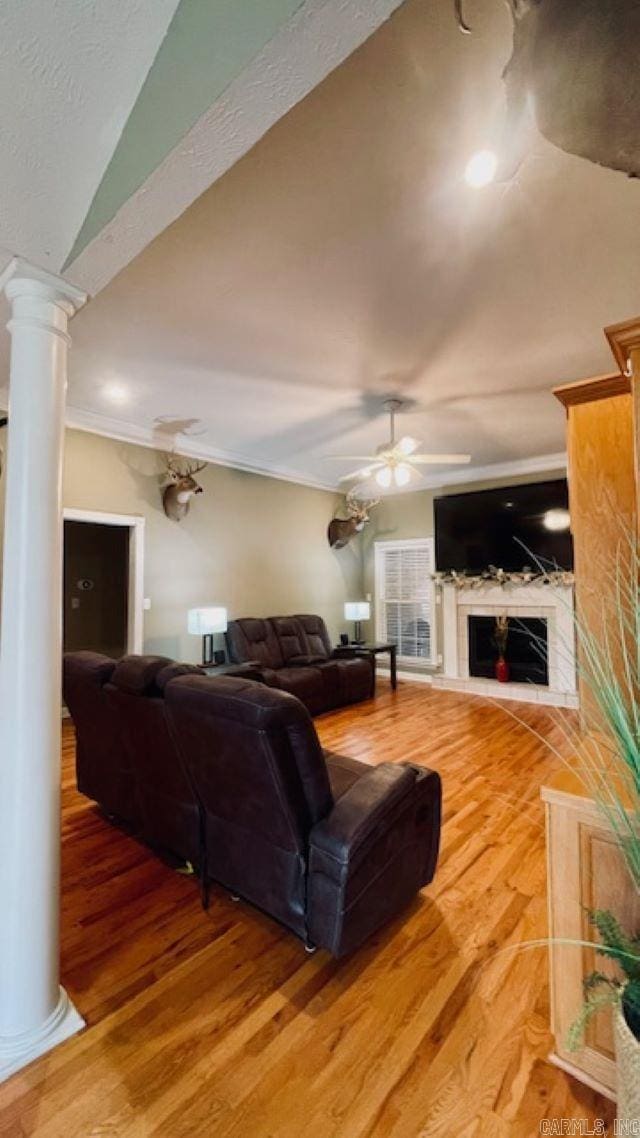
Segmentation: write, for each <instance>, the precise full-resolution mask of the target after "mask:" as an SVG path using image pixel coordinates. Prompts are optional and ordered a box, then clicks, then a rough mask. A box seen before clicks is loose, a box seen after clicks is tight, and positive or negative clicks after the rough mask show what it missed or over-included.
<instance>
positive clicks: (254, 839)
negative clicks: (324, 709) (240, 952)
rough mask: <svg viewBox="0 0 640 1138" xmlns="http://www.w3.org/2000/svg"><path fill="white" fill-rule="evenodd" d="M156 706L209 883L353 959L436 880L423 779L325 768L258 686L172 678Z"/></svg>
mask: <svg viewBox="0 0 640 1138" xmlns="http://www.w3.org/2000/svg"><path fill="white" fill-rule="evenodd" d="M165 701H166V707H167V712H168V717H169V722H170V724H171V727H172V732H173V737H174V740H175V743H176V746H177V748H178V749H179V750H180V752H181V755H182V760H183V762H184V765H185V768H186V770H187V771H188V774H189V777H190V780H191V782H192V784H193V786H194V788H195V790H196V793H197V795H198V798H199V800H200V801H201V803H202V807H203V810H204V824H205V835H206V870H207V873H208V875H209V876H210V877H211V878H213V879H215V880H216V881H218V882H220V883H221V884H223V885H224V886H225V887H226V888H228V889H229V890H230V891H231V892H232V893H234V894H238V895H240V896H242V897H244V898H246V899H247V900H249V901H251V902H252V903H253V904H255V905H257V906H259V907H260V908H261V909H264V910H265V911H266V912H267V913H269V914H271V915H272V916H273V917H275V918H276V919H277V920H279V921H281V922H282V923H283V924H284V925H286V926H287V927H288V928H290V929H292V930H293V931H294V932H296V933H297V934H298V935H299V936H301V937H303V938H304V939H305V940H306V941H307V942H308V943H310V944H314V945H317V946H322V947H324V948H327V949H329V951H330V952H332V953H333V954H334V955H335V956H341V955H343V954H344V953H346V952H350V951H352V950H353V949H354V948H357V946H358V945H359V944H360V943H361V942H362V941H363V940H364V939H365V938H366V937H367V936H369V935H370V933H372V932H373V931H375V929H377V928H378V927H379V926H380V925H381V924H383V922H385V921H386V920H388V919H389V918H390V917H391V916H393V915H394V914H395V913H396V912H398V910H399V909H400V908H401V907H402V906H403V905H405V904H406V903H407V902H408V901H409V900H410V899H411V898H412V897H413V896H414V895H415V893H416V892H417V891H418V890H419V889H420V888H421V887H422V886H423V885H426V884H427V883H428V882H429V881H430V880H431V878H432V877H433V873H434V871H435V866H436V861H437V856H438V847H439V835H440V802H441V789H440V778H439V776H438V774H436V773H435V772H434V771H430V770H427V769H425V768H420V767H415V766H412V765H410V764H392V763H382V764H381V765H380V766H377V767H371V766H368V765H366V764H364V763H356V762H354V761H353V760H345V759H344V758H335V759H334V758H333V757H332V756H327V758H326V759H325V756H324V755H323V752H322V749H321V747H320V744H319V741H318V737H317V735H316V732H315V728H314V726H313V723H312V721H311V719H310V717H309V714H308V712H307V711H306V710H305V708H304V707H303V706H302V704H301V703H300V701H299V700H297V699H295V698H293V697H292V696H291V695H289V694H287V693H285V692H283V691H278V690H274V689H270V688H268V687H267V686H265V685H264V684H257V683H254V682H251V681H245V680H242V679H232V678H226V677H221V678H219V679H213V678H208V677H194V676H183V677H179V678H177V679H173V680H171V681H170V682H169V683H168V684H167V686H166V688H165ZM332 783H333V784H334V786H335V788H336V789H335V790H332Z"/></svg>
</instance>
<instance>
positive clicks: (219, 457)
mask: <svg viewBox="0 0 640 1138" xmlns="http://www.w3.org/2000/svg"><path fill="white" fill-rule="evenodd" d="M7 406H8V393H7V389H6V388H0V408H2V407H7ZM65 422H66V425H67V427H68V428H70V429H71V430H76V431H86V432H87V433H88V434H92V435H102V436H103V437H104V438H107V439H115V440H116V441H117V442H121V443H131V444H132V445H134V446H142V447H147V448H148V449H149V450H157V451H163V450H172V449H173V448H174V447H175V445H176V443H175V438H174V436H172V435H166V436H163V435H162V432H161V431H157V430H155V431H154V430H152V429H151V428H150V427H141V426H140V425H139V424H137V423H128V422H123V421H122V420H121V419H113V418H111V417H110V416H108V415H101V414H98V413H96V412H95V411H87V410H84V409H83V408H80V407H73V406H68V407H67V411H66V417H65ZM179 453H180V454H181V455H183V456H184V457H185V458H196V459H200V460H201V461H206V462H210V463H211V464H212V465H214V466H225V467H229V468H231V469H233V470H242V471H244V472H245V473H246V474H259V475H260V476H261V477H263V478H275V479H277V480H278V481H280V482H293V483H295V484H296V485H297V486H307V487H308V488H309V489H311V490H325V491H328V492H329V493H331V494H344V493H346V490H345V488H344V485H341V484H340V483H338V482H337V481H336V482H335V483H333V484H332V483H331V482H322V481H320V479H318V478H305V476H304V475H303V474H298V473H296V472H295V471H292V470H288V469H287V468H286V467H281V466H277V465H274V466H266V465H264V464H259V463H256V462H254V461H252V460H251V459H249V458H247V457H246V456H245V455H241V454H237V453H235V452H234V451H224V450H219V449H218V448H216V447H211V446H207V445H206V444H204V443H201V442H200V441H199V440H197V439H189V438H188V437H184V438H181V440H180V449H179ZM566 469H567V455H566V452H565V451H557V452H556V453H554V454H540V455H534V456H533V457H530V458H522V459H514V460H513V461H511V462H494V463H489V464H487V465H486V466H464V467H460V468H459V469H457V470H452V471H450V473H448V474H446V475H441V476H440V477H439V478H423V479H422V480H421V481H420V484H419V485H413V486H408V487H406V488H405V489H402V490H398V489H397V488H394V491H393V494H385V495H384V497H395V496H396V495H398V494H417V493H419V492H420V491H421V490H442V489H444V488H446V487H449V486H458V485H464V484H465V483H467V484H468V483H470V482H489V481H492V480H493V479H499V478H520V477H522V476H524V475H527V474H551V473H553V472H555V471H559V470H566Z"/></svg>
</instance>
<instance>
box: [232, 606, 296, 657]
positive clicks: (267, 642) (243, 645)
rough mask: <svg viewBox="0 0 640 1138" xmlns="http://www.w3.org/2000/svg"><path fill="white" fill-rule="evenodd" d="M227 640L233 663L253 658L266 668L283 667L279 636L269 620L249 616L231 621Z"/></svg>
mask: <svg viewBox="0 0 640 1138" xmlns="http://www.w3.org/2000/svg"><path fill="white" fill-rule="evenodd" d="M226 642H227V648H228V649H229V656H230V658H231V661H232V663H233V664H247V663H249V661H251V660H256V661H257V662H258V663H259V664H262V665H263V666H264V667H265V668H281V667H282V665H283V664H284V660H283V659H282V653H281V651H280V645H279V644H278V638H277V636H276V634H275V632H274V630H273V627H272V626H271V624H270V622H269V621H268V620H258V619H256V618H255V617H250V616H248V617H243V618H242V619H241V620H231V621H229V626H228V628H227V632H226Z"/></svg>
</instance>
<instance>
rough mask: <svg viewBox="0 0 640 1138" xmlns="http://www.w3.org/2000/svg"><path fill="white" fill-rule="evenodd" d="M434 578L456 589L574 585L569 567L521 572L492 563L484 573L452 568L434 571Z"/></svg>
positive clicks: (526, 569)
mask: <svg viewBox="0 0 640 1138" xmlns="http://www.w3.org/2000/svg"><path fill="white" fill-rule="evenodd" d="M432 578H433V580H434V581H435V583H436V585H454V586H455V588H456V589H480V588H482V586H483V585H500V587H501V588H503V589H509V588H511V589H518V588H522V586H523V585H552V586H556V587H557V586H558V585H573V583H574V580H575V578H574V575H573V573H571V572H570V571H569V570H567V569H546V570H542V569H529V568H527V567H526V566H525V568H524V569H523V570H522V571H521V572H517V573H509V572H508V571H507V570H506V569H498V568H496V566H495V565H490V566H489V568H488V569H485V571H484V573H474V574H469V573H464V572H462V573H457V572H456V571H455V569H452V570H451V572H449V573H442V572H440V573H433V574H432Z"/></svg>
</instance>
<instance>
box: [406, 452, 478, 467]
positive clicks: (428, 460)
mask: <svg viewBox="0 0 640 1138" xmlns="http://www.w3.org/2000/svg"><path fill="white" fill-rule="evenodd" d="M408 457H409V461H410V462H415V463H416V464H417V465H418V466H427V465H429V466H437V465H438V464H439V463H448V462H455V463H459V464H460V466H462V465H463V464H464V463H467V462H471V455H470V454H411V455H409V456H408Z"/></svg>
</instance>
